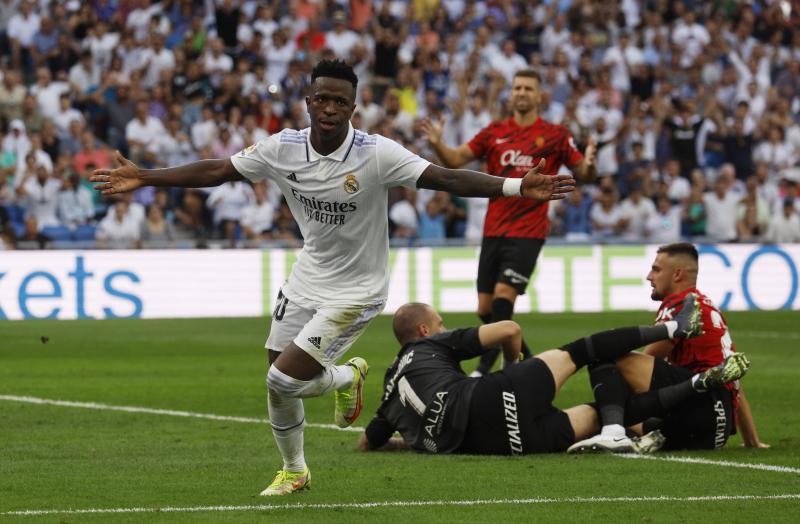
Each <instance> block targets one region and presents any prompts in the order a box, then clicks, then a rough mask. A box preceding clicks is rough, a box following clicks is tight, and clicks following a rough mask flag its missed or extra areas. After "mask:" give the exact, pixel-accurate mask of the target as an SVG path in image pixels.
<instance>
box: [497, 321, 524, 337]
mask: <svg viewBox="0 0 800 524" xmlns="http://www.w3.org/2000/svg"><path fill="white" fill-rule="evenodd" d="M499 324H502V329H503V335H504V337H505V338H509V339H510V338H514V337H518V336H520V335H522V327H521V326H520V325H519V324H517V323H516V322H514V321H513V320H501V321H500V322H499Z"/></svg>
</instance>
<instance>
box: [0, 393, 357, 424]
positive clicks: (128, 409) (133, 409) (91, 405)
mask: <svg viewBox="0 0 800 524" xmlns="http://www.w3.org/2000/svg"><path fill="white" fill-rule="evenodd" d="M0 400H7V401H9V402H25V403H28V404H41V405H47V406H59V407H66V408H83V409H97V410H102V411H124V412H125V413H146V414H148V415H168V416H171V417H187V418H202V419H206V420H220V421H224V422H243V423H246V424H269V420H268V419H266V418H255V417H231V416H228V415H213V414H211V413H193V412H191V411H176V410H174V409H155V408H143V407H138V406H114V405H112V404H101V403H98V402H74V401H71V400H52V399H48V398H39V397H23V396H17V395H0ZM306 427H309V428H319V429H335V430H339V431H363V430H364V428H361V427H353V426H351V427H349V428H340V427H339V426H336V425H334V424H314V423H310V422H307V423H306Z"/></svg>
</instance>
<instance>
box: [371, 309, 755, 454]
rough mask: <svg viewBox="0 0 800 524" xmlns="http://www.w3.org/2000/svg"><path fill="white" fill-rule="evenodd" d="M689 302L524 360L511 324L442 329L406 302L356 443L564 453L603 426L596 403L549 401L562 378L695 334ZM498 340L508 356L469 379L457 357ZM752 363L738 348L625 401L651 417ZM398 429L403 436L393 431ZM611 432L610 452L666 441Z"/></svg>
mask: <svg viewBox="0 0 800 524" xmlns="http://www.w3.org/2000/svg"><path fill="white" fill-rule="evenodd" d="M695 302H696V299H695V297H694V296H690V297H687V299H686V303H685V304H684V308H683V310H682V311H681V313H680V314H679V315H677V316H676V318H675V319H674V320H671V321H669V322H665V323H663V324H658V325H654V326H639V327H627V328H620V329H614V330H610V331H603V332H599V333H595V334H594V335H591V336H588V337H585V338H581V339H578V340H576V341H574V342H571V343H569V344H566V345H564V346H562V347H561V348H559V349H551V350H549V351H545V352H543V353H540V354H538V355H536V357H534V358H531V359H528V360H525V361H522V362H518V358H519V353H520V345H521V339H522V334H521V330H520V327H519V325H518V324H517V323H516V322H513V321H510V320H504V321H501V322H496V323H493V324H485V325H483V326H480V327H477V328H467V329H455V330H451V331H448V330H446V329H445V327H444V324H443V321H442V317H441V316H440V315H439V314H438V313H437V312H436V311H435V310H434V309H433V308H431V307H430V306H428V305H426V304H419V303H411V304H405V305H403V306H402V307H401V308H400V309H398V311H397V312H396V313H395V315H394V323H393V328H394V334H395V337H396V338H397V340H398V342H399V343H400V344H401V345H402V348H401V349H400V351H399V353H398V354H397V358H396V359H395V361H394V362H393V363H392V365H391V366H390V367H389V369H388V371H387V372H386V376H385V379H384V392H383V402H382V403H381V406H380V407H379V408H378V411H377V413H376V415H375V417H374V418H373V419H372V421H371V422H370V423H369V425H368V426H367V428H366V430H365V432H364V434H363V435H362V436H361V440H360V443H359V444H360V448H361V449H363V450H379V449H380V450H389V449H397V448H404V447H411V448H412V449H415V450H417V451H427V452H430V453H469V454H490V455H520V454H527V453H550V452H561V451H565V450H567V449H568V448H569V447H570V446H572V445H573V444H575V443H576V442H578V441H582V440H584V439H587V438H589V437H591V436H593V435H597V434H598V431H599V428H600V426H599V417H598V413H597V411H596V410H595V408H594V406H592V405H589V404H583V405H580V406H575V407H571V408H569V409H566V410H563V411H562V410H560V409H557V408H556V407H554V406H553V405H552V402H553V398H554V397H555V395H556V393H557V392H558V390H559V389H560V388H561V386H562V385H563V384H564V382H565V381H566V380H567V379H568V378H569V377H570V376H572V375H573V374H574V373H575V371H577V370H578V369H580V368H581V367H583V366H586V365H598V364H600V363H605V362H614V361H615V360H616V359H617V358H619V357H622V356H624V355H626V354H627V353H628V352H630V351H632V350H634V349H636V348H638V347H641V346H644V345H646V344H649V343H651V342H654V341H658V340H663V339H668V338H669V339H675V338H687V337H692V336H696V335H698V334H699V333H701V329H700V321H699V315H698V314H697V304H696V303H695ZM498 346H500V347H501V348H502V350H503V358H504V361H505V365H504V367H503V369H502V370H501V371H499V372H496V373H492V374H490V375H486V376H483V377H480V378H470V377H467V376H466V375H465V374H464V372H463V371H462V370H461V366H460V364H459V362H460V361H462V360H466V359H470V358H473V357H476V356H479V355H481V354H482V353H484V352H485V351H487V350H488V349H491V348H496V347H498ZM748 365H749V363H748V362H747V359H746V358H745V357H744V355H743V354H741V353H737V354H735V355H733V356H732V357H730V358H729V359H727V360H726V361H725V362H724V363H723V364H722V365H720V366H717V367H715V368H712V369H709V370H707V371H706V372H704V373H699V374H697V375H695V376H693V377H691V378H690V379H688V380H687V381H686V383H680V384H675V385H672V386H669V387H668V388H664V389H662V390H656V391H651V392H648V393H644V394H641V395H634V396H632V397H631V400H632V401H633V400H634V399H637V400H638V401H640V402H643V403H644V405H646V406H649V409H651V410H652V411H654V412H652V413H645V412H643V410H640V411H642V412H641V413H640V415H641V416H646V417H650V416H655V415H657V414H658V411H663V410H668V409H670V408H672V407H674V406H675V405H677V404H680V403H681V402H691V401H692V399H693V398H695V397H697V396H698V395H704V394H706V392H707V391H708V390H710V389H713V388H718V387H721V386H722V385H724V384H725V383H727V382H730V381H732V380H736V379H738V378H739V377H741V376H742V375H743V374H744V372H745V371H746V370H747V367H748ZM665 390H667V391H665ZM637 422H641V421H637ZM395 431H398V432H400V434H401V435H402V439H396V438H395V439H393V438H391V437H392V435H393V434H394V432H395ZM615 439H616V442H617V444H616V446H615V447H614V449H613V450H614V451H638V452H649V451H653V450H655V449H658V447H660V445H661V444H663V438H660V436H659V434H658V433H657V432H655V433H652V434H649V435H646V436H645V437H642V438H641V439H633V440H632V439H630V438H628V437H627V436H625V434H624V433H623V434H622V436H619V437H615ZM604 450H608V449H604Z"/></svg>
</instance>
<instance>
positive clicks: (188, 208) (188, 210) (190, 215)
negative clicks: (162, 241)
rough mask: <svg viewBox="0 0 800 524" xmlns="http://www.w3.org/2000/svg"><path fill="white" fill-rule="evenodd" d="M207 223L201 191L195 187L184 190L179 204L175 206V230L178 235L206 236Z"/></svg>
mask: <svg viewBox="0 0 800 524" xmlns="http://www.w3.org/2000/svg"><path fill="white" fill-rule="evenodd" d="M207 224H208V216H207V214H206V212H205V200H204V195H203V193H202V192H200V191H199V190H195V189H188V190H185V191H184V192H183V195H182V197H181V199H180V205H179V206H178V207H176V208H175V226H176V232H177V233H179V234H180V236H187V237H194V238H198V239H204V238H205V237H206V236H207Z"/></svg>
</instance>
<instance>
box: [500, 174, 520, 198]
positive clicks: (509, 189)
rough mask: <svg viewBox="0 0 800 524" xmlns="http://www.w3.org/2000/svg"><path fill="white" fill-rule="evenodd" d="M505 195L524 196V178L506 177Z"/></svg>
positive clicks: (504, 181) (504, 182)
mask: <svg viewBox="0 0 800 524" xmlns="http://www.w3.org/2000/svg"><path fill="white" fill-rule="evenodd" d="M503 196H505V197H512V196H522V179H521V178H506V179H505V180H503Z"/></svg>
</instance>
